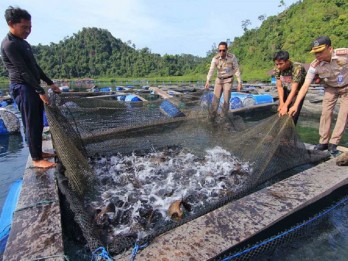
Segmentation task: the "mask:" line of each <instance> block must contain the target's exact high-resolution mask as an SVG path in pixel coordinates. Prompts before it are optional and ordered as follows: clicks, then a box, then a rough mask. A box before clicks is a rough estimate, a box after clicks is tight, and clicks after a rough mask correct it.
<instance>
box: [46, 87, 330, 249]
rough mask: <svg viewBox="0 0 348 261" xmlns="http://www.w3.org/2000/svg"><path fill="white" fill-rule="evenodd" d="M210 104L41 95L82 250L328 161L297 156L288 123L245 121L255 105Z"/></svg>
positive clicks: (128, 239) (147, 230)
mask: <svg viewBox="0 0 348 261" xmlns="http://www.w3.org/2000/svg"><path fill="white" fill-rule="evenodd" d="M209 97H211V93H208V92H200V91H195V92H191V93H187V94H185V95H182V96H180V98H178V97H175V98H170V99H166V100H162V99H157V100H153V101H138V102H127V101H123V100H122V99H120V98H119V97H118V96H117V95H108V96H107V97H105V95H104V96H100V97H98V96H96V95H95V94H94V95H88V94H80V93H63V94H61V95H52V96H51V97H50V99H51V105H50V106H46V108H45V109H46V115H47V118H48V121H49V125H50V131H51V134H52V139H53V143H54V148H55V150H56V152H57V155H58V157H59V160H60V161H61V163H62V165H63V166H64V171H62V172H64V173H63V174H64V178H66V182H60V183H59V184H63V183H64V184H65V183H67V185H66V186H64V188H63V190H64V191H65V193H64V194H66V195H68V196H67V200H68V201H69V204H70V205H71V209H72V210H73V211H74V214H75V220H78V222H77V223H78V224H79V225H80V227H81V229H82V231H84V229H85V230H88V232H85V233H84V236H85V237H86V240H87V242H88V244H89V246H90V248H91V250H93V249H95V247H96V242H97V243H98V244H102V245H106V246H108V249H109V251H111V252H112V253H113V254H118V253H121V252H122V251H124V250H127V249H129V248H130V247H132V246H133V245H134V243H135V242H148V241H150V240H152V239H153V238H154V237H156V236H158V235H159V234H161V233H163V232H165V231H168V230H170V229H172V228H174V227H176V226H179V225H181V224H183V223H185V222H187V221H189V220H192V219H194V218H196V217H198V216H201V215H203V214H205V213H208V212H209V211H212V210H213V209H216V208H218V207H220V206H222V205H224V204H226V203H227V202H230V201H231V200H234V199H236V198H238V197H241V196H242V195H245V194H246V193H249V192H250V191H251V190H253V189H254V188H255V187H257V186H258V185H260V184H262V183H263V182H265V181H267V180H269V179H271V178H272V177H275V176H276V175H278V174H280V173H282V172H284V171H285V170H288V169H291V168H294V167H296V166H299V165H302V164H306V163H316V162H319V161H321V160H323V159H324V158H326V157H327V155H326V154H322V153H320V152H313V151H309V150H307V149H306V147H305V145H304V143H303V142H301V141H300V140H299V138H298V135H297V134H296V131H295V126H294V124H293V121H292V119H291V118H289V117H278V116H277V115H274V113H273V114H271V116H270V117H267V118H264V119H257V120H256V119H254V116H255V115H256V114H257V112H258V111H261V114H262V115H265V113H263V112H262V109H261V108H259V109H257V110H253V109H252V108H249V109H248V110H247V111H243V112H241V113H237V112H234V113H229V115H228V116H227V117H225V118H219V117H217V118H212V117H210V116H209V115H211V113H210V112H209V111H210V108H211V99H210V98H209ZM67 191H68V192H67ZM73 205H78V206H75V207H74V206H73ZM101 229H102V230H104V231H105V233H100V230H101ZM93 231H99V232H93ZM101 234H102V236H101Z"/></svg>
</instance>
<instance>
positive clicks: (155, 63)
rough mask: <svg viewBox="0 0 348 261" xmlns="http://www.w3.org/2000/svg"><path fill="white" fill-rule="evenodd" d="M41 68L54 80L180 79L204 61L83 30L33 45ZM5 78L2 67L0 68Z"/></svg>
mask: <svg viewBox="0 0 348 261" xmlns="http://www.w3.org/2000/svg"><path fill="white" fill-rule="evenodd" d="M32 49H33V52H34V55H35V56H36V58H37V61H38V64H39V65H40V67H41V68H42V69H43V70H44V71H46V72H47V73H49V76H50V77H51V78H54V79H62V78H69V79H71V78H82V77H145V76H149V77H151V76H181V75H185V74H190V73H192V72H193V71H194V70H195V69H196V68H197V66H198V64H200V63H201V62H202V60H204V59H203V58H200V57H197V56H193V55H190V54H182V55H163V56H161V55H159V54H155V53H151V51H150V49H148V48H143V49H140V50H137V49H135V48H134V47H133V46H130V45H128V44H127V43H124V42H122V41H121V40H120V39H117V38H115V37H113V36H112V35H111V33H110V32H109V31H107V30H104V29H99V28H83V29H82V30H81V31H80V32H78V33H77V34H74V35H73V36H72V37H66V38H65V39H64V40H61V41H60V42H59V43H58V44H55V43H51V44H50V45H40V44H39V45H38V46H32ZM0 73H1V75H4V74H5V72H4V68H3V67H2V68H0Z"/></svg>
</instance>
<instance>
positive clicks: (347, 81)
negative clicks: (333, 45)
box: [306, 48, 348, 87]
mask: <svg viewBox="0 0 348 261" xmlns="http://www.w3.org/2000/svg"><path fill="white" fill-rule="evenodd" d="M316 74H318V75H319V77H320V78H321V79H322V80H323V81H324V82H325V85H327V86H330V87H342V86H346V85H348V48H338V49H335V50H334V51H333V53H332V57H331V61H330V62H326V61H322V62H319V61H318V60H317V59H315V60H314V61H313V62H312V63H311V65H310V67H309V69H308V72H307V76H306V81H307V80H309V81H312V80H313V79H314V76H315V75H316Z"/></svg>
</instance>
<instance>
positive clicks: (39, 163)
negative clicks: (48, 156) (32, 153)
mask: <svg viewBox="0 0 348 261" xmlns="http://www.w3.org/2000/svg"><path fill="white" fill-rule="evenodd" d="M56 165H57V164H56V163H54V162H49V161H47V160H33V166H34V167H35V168H42V169H49V168H53V167H55V166H56Z"/></svg>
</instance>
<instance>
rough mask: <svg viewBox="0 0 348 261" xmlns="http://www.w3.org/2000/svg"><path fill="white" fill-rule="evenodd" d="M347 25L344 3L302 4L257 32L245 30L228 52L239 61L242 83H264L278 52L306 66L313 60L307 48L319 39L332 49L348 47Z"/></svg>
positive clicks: (326, 0)
mask: <svg viewBox="0 0 348 261" xmlns="http://www.w3.org/2000/svg"><path fill="white" fill-rule="evenodd" d="M347 25H348V2H347V1H346V0H303V1H299V2H297V3H296V4H293V5H291V6H290V7H289V8H287V9H286V10H285V11H284V12H282V13H280V14H279V15H277V16H271V17H268V19H266V20H265V21H264V22H263V23H262V25H261V26H260V28H258V29H251V30H246V32H245V33H244V35H243V36H241V37H237V38H235V39H234V41H233V43H232V45H231V47H230V48H231V50H232V52H233V53H235V54H236V56H237V57H238V59H239V63H240V64H241V68H242V73H243V80H255V79H258V80H262V79H264V80H265V79H268V76H267V74H266V72H267V71H268V70H270V69H272V68H273V61H272V57H273V54H274V53H275V52H276V51H278V50H281V49H283V50H286V51H288V52H289V53H290V56H291V59H292V60H293V61H298V62H303V63H309V62H311V61H312V60H313V59H314V57H313V55H312V54H309V51H310V44H311V42H312V41H313V40H314V39H315V38H316V37H318V36H320V35H327V36H329V37H330V38H331V41H332V45H333V46H334V47H348V31H347Z"/></svg>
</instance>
